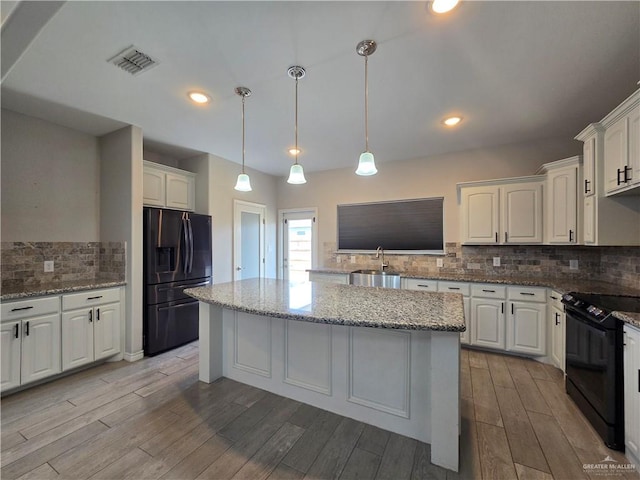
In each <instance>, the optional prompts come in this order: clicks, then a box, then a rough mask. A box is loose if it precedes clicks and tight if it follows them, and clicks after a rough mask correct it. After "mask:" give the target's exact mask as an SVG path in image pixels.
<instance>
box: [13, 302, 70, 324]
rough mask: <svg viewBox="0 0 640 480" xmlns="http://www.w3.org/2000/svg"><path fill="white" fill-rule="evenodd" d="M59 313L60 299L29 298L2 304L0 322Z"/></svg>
mask: <svg viewBox="0 0 640 480" xmlns="http://www.w3.org/2000/svg"><path fill="white" fill-rule="evenodd" d="M59 311H60V297H46V298H30V299H28V300H18V301H15V302H6V303H3V304H2V321H3V322H4V321H6V320H18V319H20V318H26V317H37V316H40V315H45V314H47V313H58V312H59Z"/></svg>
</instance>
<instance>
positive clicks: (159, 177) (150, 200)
mask: <svg viewBox="0 0 640 480" xmlns="http://www.w3.org/2000/svg"><path fill="white" fill-rule="evenodd" d="M165 176H166V174H165V173H164V172H163V171H161V170H156V169H155V168H152V167H147V166H145V167H144V169H143V172H142V178H143V182H142V203H144V204H145V205H151V206H153V207H164V202H165Z"/></svg>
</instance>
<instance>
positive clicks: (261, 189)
mask: <svg viewBox="0 0 640 480" xmlns="http://www.w3.org/2000/svg"><path fill="white" fill-rule="evenodd" d="M204 159H206V161H205V160H204ZM180 168H184V169H185V170H191V171H193V172H197V173H198V180H197V182H198V183H197V185H196V191H197V192H198V190H200V191H199V192H198V193H197V198H196V211H197V212H198V213H208V214H209V215H211V216H212V225H213V282H214V283H222V282H230V281H232V280H233V200H234V199H239V200H245V201H248V202H254V203H260V204H263V205H265V206H266V207H267V214H266V245H265V256H266V269H265V275H266V276H267V277H272V278H275V276H276V222H277V216H278V206H277V183H278V181H279V179H278V178H277V177H274V176H272V175H267V174H265V173H262V172H258V171H256V170H253V169H251V168H248V167H247V168H245V170H246V173H248V174H249V177H250V178H251V186H252V188H253V190H252V191H251V192H238V191H236V190H234V188H233V187H234V186H235V184H236V179H237V177H238V173H240V165H238V164H237V163H233V162H230V161H228V160H225V159H224V158H221V157H217V156H215V155H209V154H206V155H203V156H198V157H195V158H193V159H187V160H181V161H180ZM203 173H206V174H208V178H209V182H208V183H209V189H208V191H207V195H206V198H205V196H204V195H202V193H201V192H202V190H201V189H199V185H200V182H202V177H201V175H202V174H203ZM205 203H208V207H207V208H208V211H207V212H204V211H202V208H203V206H204V204H205Z"/></svg>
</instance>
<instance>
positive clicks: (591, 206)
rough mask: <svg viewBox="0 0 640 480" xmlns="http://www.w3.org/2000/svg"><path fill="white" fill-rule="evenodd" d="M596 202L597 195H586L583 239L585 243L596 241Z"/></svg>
mask: <svg viewBox="0 0 640 480" xmlns="http://www.w3.org/2000/svg"><path fill="white" fill-rule="evenodd" d="M596 202H597V198H596V196H595V195H592V196H589V197H584V219H583V228H584V230H583V232H582V235H583V240H584V243H596Z"/></svg>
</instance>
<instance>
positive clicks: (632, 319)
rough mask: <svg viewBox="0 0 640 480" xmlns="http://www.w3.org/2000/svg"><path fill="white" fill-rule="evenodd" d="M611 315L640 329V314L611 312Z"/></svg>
mask: <svg viewBox="0 0 640 480" xmlns="http://www.w3.org/2000/svg"><path fill="white" fill-rule="evenodd" d="M612 315H613V316H614V317H616V318H619V319H620V320H622V321H623V322H626V323H628V324H630V325H633V326H634V327H636V328H640V313H633V312H613V313H612Z"/></svg>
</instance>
